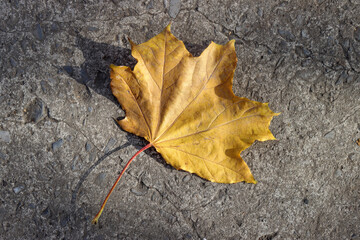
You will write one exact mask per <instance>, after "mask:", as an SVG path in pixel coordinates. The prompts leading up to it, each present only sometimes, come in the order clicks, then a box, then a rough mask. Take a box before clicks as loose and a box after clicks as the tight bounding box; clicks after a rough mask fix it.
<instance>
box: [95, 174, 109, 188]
mask: <svg viewBox="0 0 360 240" xmlns="http://www.w3.org/2000/svg"><path fill="white" fill-rule="evenodd" d="M105 177H106V173H104V172H103V173H100V174H98V175H97V176H96V178H95V180H94V183H95V184H96V185H98V186H103V185H104V183H105Z"/></svg>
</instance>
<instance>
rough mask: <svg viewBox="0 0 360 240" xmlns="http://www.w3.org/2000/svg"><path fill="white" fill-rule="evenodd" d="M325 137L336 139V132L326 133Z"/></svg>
mask: <svg viewBox="0 0 360 240" xmlns="http://www.w3.org/2000/svg"><path fill="white" fill-rule="evenodd" d="M324 137H325V138H334V137H335V132H334V131H330V132H328V133H326V134H325V136H324Z"/></svg>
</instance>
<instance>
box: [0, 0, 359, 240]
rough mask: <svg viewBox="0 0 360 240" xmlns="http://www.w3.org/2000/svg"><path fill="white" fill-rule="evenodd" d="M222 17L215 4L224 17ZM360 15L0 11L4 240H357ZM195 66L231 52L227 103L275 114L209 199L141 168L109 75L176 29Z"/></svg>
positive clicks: (168, 171)
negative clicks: (247, 175) (248, 102)
mask: <svg viewBox="0 0 360 240" xmlns="http://www.w3.org/2000/svg"><path fill="white" fill-rule="evenodd" d="M220 2H222V3H220ZM359 12H360V2H359V1H358V0H332V1H330V0H308V1H305V0H303V1H253V0H242V1H216V0H212V1H195V0H194V1H192V0H189V1H181V2H180V0H165V1H154V0H146V1H143V0H142V1H126V0H125V1H120V0H112V1H90V0H89V1H80V0H72V1H64V0H43V1H26V0H8V1H1V3H0V16H1V17H0V18H1V21H0V42H1V47H0V55H1V60H0V61H1V64H0V66H1V69H0V71H1V72H0V76H1V79H0V81H1V82H0V83H1V84H0V93H1V96H0V109H1V111H0V166H1V167H0V181H1V182H0V193H1V195H0V200H1V201H0V239H208V240H209V239H360V211H359V208H360V178H359V172H360V170H359V166H360V146H359V145H357V144H356V140H357V139H359V138H360V98H359V96H360V15H359ZM170 20H172V21H173V25H172V30H173V33H174V34H175V35H176V36H177V37H178V38H180V39H182V40H183V41H184V42H185V43H186V45H187V46H188V48H189V49H190V51H191V52H192V53H194V54H195V55H198V54H200V52H201V51H202V50H203V49H204V48H205V47H206V46H207V45H208V44H209V43H210V42H211V41H215V42H217V43H221V44H224V43H226V42H227V41H228V40H230V39H236V50H237V54H238V59H239V61H238V67H237V70H236V74H235V79H234V91H235V92H236V94H237V95H239V96H244V97H248V98H250V99H253V100H257V101H263V102H270V107H271V109H273V110H274V111H276V112H282V114H281V115H280V116H278V117H276V118H275V119H274V120H273V122H272V125H271V130H272V131H273V133H274V135H275V136H276V137H277V138H278V141H269V142H265V143H259V142H257V143H255V144H254V145H253V146H252V147H250V148H249V149H248V150H247V151H246V152H244V153H243V154H242V156H243V157H244V159H245V160H246V161H247V163H248V164H249V165H250V168H251V170H252V172H253V174H254V176H255V178H256V179H257V180H258V182H259V183H258V184H257V185H252V184H244V183H240V184H233V185H224V184H214V183H210V182H207V181H205V180H202V179H200V178H198V177H196V176H194V175H191V174H189V173H186V172H181V171H176V170H174V169H173V168H172V167H170V166H167V165H166V164H164V161H163V160H162V158H161V156H160V155H159V154H157V153H156V152H155V151H154V149H149V150H147V151H146V152H145V153H143V154H141V155H140V157H139V158H137V159H136V160H135V161H134V162H133V163H132V165H131V166H130V169H129V171H128V172H127V173H126V174H125V176H124V178H123V179H122V181H121V183H120V184H119V187H118V188H117V190H116V191H115V192H114V194H113V195H112V196H111V199H110V200H109V202H108V205H107V207H106V209H105V211H104V213H103V216H102V217H101V218H100V223H99V225H97V226H92V225H91V224H90V221H91V219H92V217H93V216H94V215H95V214H96V212H97V211H98V209H99V207H100V204H101V202H102V201H103V199H104V197H105V195H106V193H107V191H108V190H109V188H110V187H111V185H112V183H113V181H114V180H115V178H116V177H117V174H118V173H119V171H120V170H121V169H122V167H123V166H124V163H125V162H126V161H127V160H128V159H129V158H130V157H131V156H132V155H133V154H134V153H135V152H136V151H137V149H140V148H141V147H142V146H144V145H145V144H146V142H145V141H144V140H143V139H140V138H138V137H136V136H133V135H131V134H128V133H126V132H124V131H122V130H121V129H119V128H118V126H117V125H116V124H115V122H114V119H116V118H117V117H119V116H122V115H123V114H124V113H123V111H122V110H121V109H120V108H119V105H118V104H117V103H116V101H115V99H114V97H113V96H112V95H111V92H110V88H109V68H108V66H109V64H111V63H114V64H118V65H130V66H133V65H134V64H135V61H134V59H132V58H131V57H130V51H129V44H128V42H127V37H130V38H131V39H132V40H133V41H134V42H136V43H141V42H144V41H146V40H148V39H149V38H151V37H153V36H154V35H156V34H157V33H159V32H160V31H161V30H162V29H163V28H164V27H165V26H166V25H167V24H168V23H169V21H170Z"/></svg>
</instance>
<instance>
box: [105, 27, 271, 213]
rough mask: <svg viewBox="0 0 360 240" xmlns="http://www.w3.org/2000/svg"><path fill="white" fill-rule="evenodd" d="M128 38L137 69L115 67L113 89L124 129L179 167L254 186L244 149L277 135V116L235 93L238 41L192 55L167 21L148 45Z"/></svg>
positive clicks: (204, 175) (219, 180)
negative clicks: (272, 125)
mask: <svg viewBox="0 0 360 240" xmlns="http://www.w3.org/2000/svg"><path fill="white" fill-rule="evenodd" d="M130 43H131V52H132V55H133V56H134V58H136V60H137V61H138V62H137V64H136V66H135V67H134V70H131V69H130V68H129V67H125V66H115V65H111V66H110V67H111V73H110V77H111V79H112V81H111V89H112V92H113V94H114V95H115V97H116V98H117V100H118V101H119V103H120V104H121V106H122V108H123V109H124V110H125V112H126V117H125V118H124V119H122V120H120V121H118V123H119V125H120V126H121V128H123V129H124V130H125V131H128V132H131V133H133V134H136V135H138V136H140V137H144V138H145V139H146V140H147V141H149V144H148V145H147V146H145V147H144V148H143V149H146V148H148V147H150V146H153V147H155V149H156V150H157V151H158V152H159V153H160V154H161V155H162V156H163V158H164V159H165V161H166V162H167V163H169V164H171V165H172V166H173V167H174V168H176V169H181V170H185V171H188V172H191V173H195V174H197V175H198V176H200V177H202V178H205V179H207V180H210V181H212V182H219V183H236V182H241V181H245V182H248V183H256V181H255V179H254V177H253V175H252V174H251V172H250V169H249V167H248V166H247V164H246V163H245V161H244V160H243V159H242V158H241V157H240V153H241V152H242V151H243V150H245V149H246V148H248V147H249V146H250V145H251V144H252V143H254V141H255V140H258V141H266V140H272V139H275V138H274V136H273V135H272V133H271V132H270V130H269V125H270V121H271V119H272V118H273V116H276V115H278V114H277V113H274V112H272V111H271V110H270V109H269V107H268V104H267V103H260V102H255V101H251V100H249V99H247V98H242V97H237V96H235V95H234V93H233V91H232V81H233V76H234V72H235V67H236V63H237V58H236V53H235V47H234V40H231V41H230V42H228V43H227V44H225V45H224V46H223V45H218V44H216V43H214V42H212V43H211V44H210V45H209V46H208V47H207V48H206V49H205V50H204V52H203V53H202V54H201V55H200V56H199V57H193V56H192V55H191V54H190V53H189V52H188V51H187V50H186V48H185V46H184V43H183V42H182V41H180V40H178V39H177V38H176V37H175V36H174V35H172V34H171V32H170V25H169V26H167V27H166V28H165V29H164V30H163V31H162V32H161V33H160V34H159V35H157V36H155V37H153V38H152V39H150V40H149V41H147V42H145V43H142V44H139V45H136V44H135V43H133V42H131V41H130ZM126 167H127V166H126ZM126 167H125V168H126ZM117 181H118V180H117ZM116 183H117V182H116ZM116 183H115V184H114V186H113V188H114V187H115V185H116ZM111 191H112V190H111ZM106 200H107V199H106ZM106 200H105V201H104V204H105V203H106ZM104 204H103V205H104ZM100 214H101V213H100Z"/></svg>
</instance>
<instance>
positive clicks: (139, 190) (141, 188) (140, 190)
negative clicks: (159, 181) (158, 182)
mask: <svg viewBox="0 0 360 240" xmlns="http://www.w3.org/2000/svg"><path fill="white" fill-rule="evenodd" d="M130 192H131V193H133V194H134V195H136V196H144V195H145V194H147V192H148V188H147V187H146V186H145V185H144V184H143V183H139V184H138V185H137V186H136V187H135V188H132V189H131V190H130Z"/></svg>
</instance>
